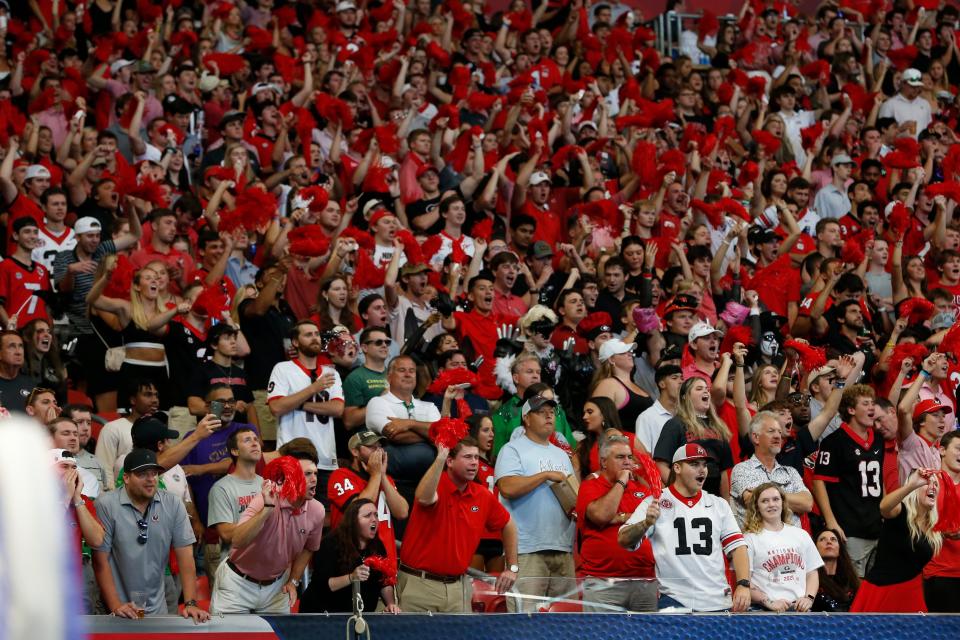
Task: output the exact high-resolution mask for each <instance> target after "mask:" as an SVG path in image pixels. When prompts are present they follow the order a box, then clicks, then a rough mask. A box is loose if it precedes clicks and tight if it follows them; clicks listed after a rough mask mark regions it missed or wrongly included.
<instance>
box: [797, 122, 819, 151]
mask: <svg viewBox="0 0 960 640" xmlns="http://www.w3.org/2000/svg"><path fill="white" fill-rule="evenodd" d="M822 134H823V122H817V123H816V124H815V125H813V126H810V127H804V128H803V129H800V140H801V144H802V145H803V148H804V149H806V150H807V151H809V150H810V149H813V147H814V145H815V144H817V139H818V138H819V137H820V136H821V135H822Z"/></svg>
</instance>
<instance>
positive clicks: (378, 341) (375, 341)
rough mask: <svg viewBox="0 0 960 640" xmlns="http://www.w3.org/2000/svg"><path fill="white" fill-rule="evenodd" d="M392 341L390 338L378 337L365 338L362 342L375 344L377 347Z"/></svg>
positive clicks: (386, 345) (388, 344)
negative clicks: (373, 338)
mask: <svg viewBox="0 0 960 640" xmlns="http://www.w3.org/2000/svg"><path fill="white" fill-rule="evenodd" d="M392 343H393V340H391V339H390V338H379V339H377V340H367V341H366V342H364V343H363V344H375V345H377V346H378V347H389V346H390V345H391V344H392Z"/></svg>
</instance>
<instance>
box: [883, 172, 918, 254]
mask: <svg viewBox="0 0 960 640" xmlns="http://www.w3.org/2000/svg"><path fill="white" fill-rule="evenodd" d="M887 155H890V154H887ZM912 215H913V214H911V213H910V209H908V208H907V205H905V204H903V203H902V202H898V203H896V204H895V205H893V209H891V210H890V215H889V216H887V227H888V228H889V229H890V231H891V232H892V233H893V235H894V236H896V237H898V238H902V237H903V236H904V235H906V233H907V229H909V228H910V217H911V216H912Z"/></svg>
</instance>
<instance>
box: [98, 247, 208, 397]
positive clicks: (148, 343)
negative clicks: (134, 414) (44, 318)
mask: <svg viewBox="0 0 960 640" xmlns="http://www.w3.org/2000/svg"><path fill="white" fill-rule="evenodd" d="M105 262H106V266H105V268H104V269H103V272H102V273H101V274H100V277H98V278H97V280H96V281H95V282H94V283H93V286H92V287H91V288H90V293H88V294H87V304H88V305H90V306H91V307H93V308H94V309H96V310H98V311H106V312H109V313H112V314H114V315H115V316H116V319H117V323H118V329H119V332H120V335H121V337H122V339H123V346H124V350H125V354H124V358H123V365H122V366H121V367H120V378H121V379H122V380H132V379H136V378H142V379H147V380H150V381H152V382H153V383H154V384H155V385H156V387H157V391H158V392H159V394H160V408H161V409H166V408H168V407H169V403H170V400H171V399H170V398H169V393H165V391H166V390H167V386H168V380H169V373H168V371H167V354H166V349H165V348H164V346H163V343H162V342H161V339H162V336H163V335H164V334H166V332H167V323H169V322H170V320H172V319H173V317H174V316H175V315H177V314H178V313H187V312H189V311H190V304H189V303H186V302H180V303H179V304H177V305H175V306H173V307H172V308H170V309H164V308H163V306H162V305H161V304H160V298H159V295H160V286H159V276H158V275H157V272H156V271H153V270H152V269H147V268H143V269H141V270H140V271H139V272H137V274H136V275H135V276H134V277H133V282H132V283H131V285H130V300H123V299H120V298H110V297H108V296H105V295H103V291H104V288H105V287H106V286H107V281H108V280H109V279H110V276H111V275H112V274H113V271H114V269H115V268H116V264H117V263H116V257H115V256H109V257H108V258H107V259H106V260H105ZM165 395H166V396H167V397H164V396H165Z"/></svg>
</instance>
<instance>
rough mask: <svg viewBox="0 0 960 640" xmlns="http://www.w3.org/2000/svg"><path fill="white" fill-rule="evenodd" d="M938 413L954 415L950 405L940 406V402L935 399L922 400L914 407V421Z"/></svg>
mask: <svg viewBox="0 0 960 640" xmlns="http://www.w3.org/2000/svg"><path fill="white" fill-rule="evenodd" d="M936 411H943V412H944V413H953V409H951V408H950V407H949V406H948V405H945V404H940V402H939V401H938V400H934V399H933V398H927V399H926V400H921V401H920V402H918V403H917V404H916V406H914V407H913V419H914V421H917V420H919V419H920V418H922V417H923V416H924V415H925V414H928V413H934V412H936Z"/></svg>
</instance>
